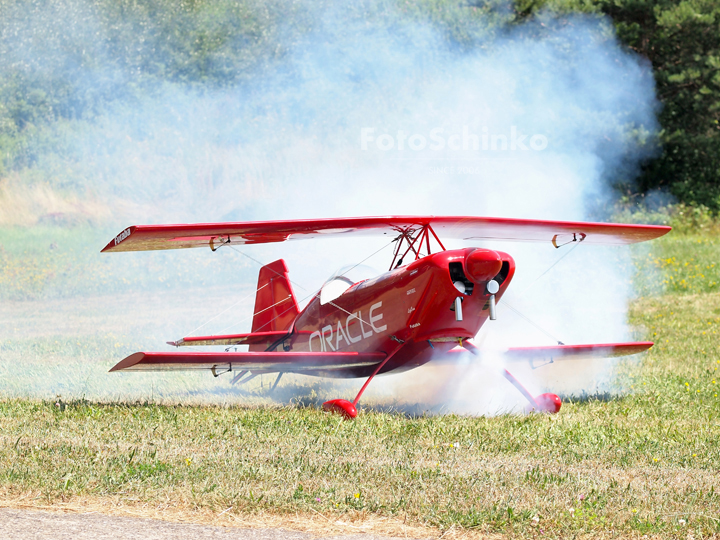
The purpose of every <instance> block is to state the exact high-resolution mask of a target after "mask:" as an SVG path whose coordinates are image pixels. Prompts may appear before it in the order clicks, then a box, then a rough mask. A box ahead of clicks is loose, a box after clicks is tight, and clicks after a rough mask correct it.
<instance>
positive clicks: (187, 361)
mask: <svg viewBox="0 0 720 540" xmlns="http://www.w3.org/2000/svg"><path fill="white" fill-rule="evenodd" d="M386 356H387V355H386V354H385V353H357V352H318V353H313V352H221V353H217V352H189V353H186V352H137V353H135V354H131V355H130V356H128V357H127V358H125V359H124V360H122V361H121V362H119V363H118V364H117V365H116V366H114V367H113V368H112V369H111V370H110V371H171V370H172V371H184V370H196V369H209V370H211V371H213V372H216V371H230V370H233V369H240V370H262V371H265V372H274V371H283V372H287V373H302V372H304V371H313V370H323V371H341V370H344V369H350V368H357V367H365V366H373V365H376V364H378V363H379V362H382V361H383V360H384V359H385V357H386Z"/></svg>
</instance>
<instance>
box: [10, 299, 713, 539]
mask: <svg viewBox="0 0 720 540" xmlns="http://www.w3.org/2000/svg"><path fill="white" fill-rule="evenodd" d="M632 320H633V321H634V322H635V323H636V324H638V325H639V326H641V327H642V328H644V331H645V332H646V333H647V334H649V335H648V337H652V335H653V334H656V333H657V334H658V335H661V336H663V337H664V339H661V340H659V341H660V343H659V344H658V346H657V347H656V348H655V349H653V350H652V352H651V353H650V354H648V355H647V356H645V357H644V358H643V360H641V363H640V364H639V365H638V364H637V363H630V364H628V365H627V366H625V370H626V371H627V373H628V375H627V377H628V379H627V381H626V384H627V385H628V387H632V390H631V392H632V393H631V394H629V395H626V396H624V397H621V398H617V399H613V400H610V401H600V400H585V401H582V402H572V401H570V402H568V403H566V404H565V407H564V408H563V410H562V412H561V413H560V414H559V415H556V416H547V415H531V416H500V417H495V418H470V417H458V416H435V417H424V418H407V417H405V416H402V415H399V414H384V413H378V412H366V413H363V414H361V415H360V417H359V418H358V419H357V420H356V421H354V422H344V421H341V420H340V419H339V418H337V417H335V416H330V415H327V414H324V413H323V412H321V411H319V410H317V409H315V408H299V407H286V408H222V407H183V406H177V407H167V406H159V405H153V404H144V405H143V404H126V405H122V404H100V403H89V402H82V401H78V402H72V403H61V402H31V401H25V400H5V401H2V402H0V483H2V485H3V487H4V489H5V491H6V493H9V494H13V493H14V494H16V495H20V494H27V493H32V494H33V496H34V497H36V500H38V501H40V502H41V503H43V504H46V503H48V502H50V503H52V502H54V501H59V500H63V501H67V500H71V499H72V498H73V497H76V496H77V497H81V496H93V497H120V498H123V497H125V498H127V499H128V500H132V501H135V502H136V503H138V504H140V503H141V504H151V505H152V504H171V505H173V506H175V507H176V508H178V509H198V508H201V509H209V510H212V511H216V512H222V511H224V510H227V509H228V508H232V510H230V512H233V513H239V514H253V513H266V512H271V513H281V514H282V513H287V514H289V513H293V514H294V513H307V514H314V513H315V512H319V513H321V514H323V515H325V516H329V517H330V518H338V519H341V518H342V519H353V520H362V519H364V518H365V517H368V516H378V515H379V516H387V517H390V518H392V519H397V520H398V521H403V522H405V523H408V524H413V525H425V526H431V527H437V528H439V529H444V530H447V529H449V528H450V527H453V526H454V527H456V528H458V527H459V528H472V529H476V530H479V531H482V532H502V533H507V534H511V535H517V536H521V537H522V536H533V535H536V534H539V532H540V531H543V533H545V534H551V533H552V534H562V535H565V534H571V533H573V534H574V533H581V534H582V533H585V534H593V533H598V532H601V531H604V532H611V531H612V532H613V533H618V534H622V533H633V534H634V533H642V534H657V533H659V534H668V535H681V536H683V538H684V537H685V535H687V533H688V532H693V534H697V535H710V534H718V533H720V522H719V521H718V520H720V494H718V493H716V491H717V490H718V488H720V485H718V484H719V482H718V470H719V469H720V425H719V420H718V412H719V411H720V398H718V396H717V379H716V377H717V375H718V371H717V367H719V366H720V364H719V363H718V360H720V356H719V352H720V351H719V350H718V349H719V348H718V339H717V332H718V330H720V294H704V295H697V296H696V295H688V294H684V295H676V296H665V297H660V298H655V299H643V300H640V301H639V302H637V303H636V304H635V305H634V307H633V310H632Z"/></svg>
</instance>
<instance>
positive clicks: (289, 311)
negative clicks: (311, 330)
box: [249, 259, 299, 351]
mask: <svg viewBox="0 0 720 540" xmlns="http://www.w3.org/2000/svg"><path fill="white" fill-rule="evenodd" d="M298 313H299V310H298V305H297V300H296V299H295V294H294V293H293V290H292V287H291V286H290V279H289V278H288V269H287V266H285V261H284V260H283V259H279V260H277V261H275V262H271V263H270V264H266V265H265V266H263V267H262V268H261V269H260V275H259V276H258V286H257V293H256V295H255V311H254V315H253V322H252V331H253V333H255V332H280V331H283V330H290V327H291V326H292V323H293V321H294V320H295V317H297V316H298ZM249 350H251V351H253V350H259V351H263V350H265V347H264V346H263V345H251V346H250V349H249Z"/></svg>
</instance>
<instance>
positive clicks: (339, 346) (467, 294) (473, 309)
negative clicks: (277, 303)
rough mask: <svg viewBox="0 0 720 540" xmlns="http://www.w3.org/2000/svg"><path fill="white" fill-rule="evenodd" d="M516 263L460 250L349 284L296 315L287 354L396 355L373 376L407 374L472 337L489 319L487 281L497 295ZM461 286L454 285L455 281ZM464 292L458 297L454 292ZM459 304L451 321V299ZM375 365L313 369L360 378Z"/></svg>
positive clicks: (496, 255)
mask: <svg viewBox="0 0 720 540" xmlns="http://www.w3.org/2000/svg"><path fill="white" fill-rule="evenodd" d="M514 273H515V262H514V261H513V259H512V257H510V255H508V254H507V253H503V252H499V251H491V250H486V249H476V248H466V249H458V250H449V251H443V252H440V253H435V254H433V255H428V256H426V257H423V258H421V259H418V260H416V261H414V262H412V263H410V264H408V265H407V266H403V267H401V268H397V269H395V270H392V271H390V272H387V273H385V274H382V275H381V276H378V277H376V278H374V279H368V280H365V281H361V282H359V283H355V284H354V285H352V286H351V287H350V288H349V289H347V290H346V291H345V292H344V293H343V294H342V295H340V296H338V297H337V298H335V299H333V300H332V301H329V302H325V303H324V304H323V303H321V295H316V297H315V298H313V300H312V301H311V302H310V303H309V304H308V305H307V307H306V308H305V309H304V310H303V311H302V312H301V313H300V314H299V315H298V316H297V318H296V319H295V322H294V324H293V326H292V330H291V332H292V334H291V336H289V338H288V339H287V340H286V341H285V343H284V347H285V350H286V351H303V352H332V351H338V352H342V351H353V352H384V353H386V354H390V353H391V352H392V351H394V350H396V349H398V346H399V345H400V344H402V345H403V346H402V347H400V348H399V350H398V351H397V353H396V354H395V355H394V356H393V357H392V358H391V359H390V360H389V361H388V362H387V363H386V364H385V365H384V366H383V368H382V369H381V370H380V372H379V373H387V372H389V371H406V370H408V369H413V368H416V367H418V366H421V365H422V364H424V363H426V362H428V361H430V360H431V359H432V356H433V354H434V353H436V352H437V351H438V350H440V351H447V350H449V349H450V348H452V347H454V346H455V345H457V344H458V341H459V340H462V339H468V338H473V337H474V336H475V335H476V334H477V333H478V331H479V330H480V327H481V326H482V325H483V324H484V323H485V321H486V320H487V319H488V317H489V316H490V311H489V300H490V293H488V291H487V289H486V285H487V283H488V281H490V280H491V279H493V280H495V281H496V282H497V283H498V284H499V291H498V292H497V293H496V295H495V296H496V299H499V298H500V297H502V295H503V293H504V292H505V290H506V289H507V287H508V285H509V284H510V281H511V280H512V277H513V274H514ZM458 282H459V283H462V285H456V284H457V283H458ZM462 289H464V292H461V291H462ZM458 297H460V298H462V320H457V319H458V318H457V317H456V312H455V300H456V298H458ZM374 369H375V367H374V366H366V367H355V368H349V369H348V370H345V371H337V370H333V371H323V370H318V371H313V372H305V373H306V374H308V375H318V376H323V377H345V378H347V377H367V376H369V375H370V374H371V373H372V372H373V370H374Z"/></svg>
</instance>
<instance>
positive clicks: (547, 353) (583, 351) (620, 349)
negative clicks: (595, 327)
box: [504, 341, 653, 361]
mask: <svg viewBox="0 0 720 540" xmlns="http://www.w3.org/2000/svg"><path fill="white" fill-rule="evenodd" d="M652 346H653V342H652V341H636V342H630V343H601V344H588V345H550V346H548V347H515V348H512V349H508V350H507V351H506V352H505V355H504V357H505V358H506V359H507V360H509V361H520V360H548V361H554V360H581V359H587V358H612V357H617V356H628V355H630V354H637V353H640V352H643V351H646V350H648V349H649V348H650V347H652Z"/></svg>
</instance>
